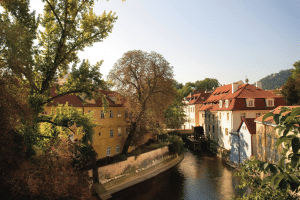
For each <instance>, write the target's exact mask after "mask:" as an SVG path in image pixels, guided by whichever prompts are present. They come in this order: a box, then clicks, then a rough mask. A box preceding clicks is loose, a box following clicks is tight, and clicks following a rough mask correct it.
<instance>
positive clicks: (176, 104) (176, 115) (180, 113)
mask: <svg viewBox="0 0 300 200" xmlns="http://www.w3.org/2000/svg"><path fill="white" fill-rule="evenodd" d="M182 99H183V96H182V95H181V94H180V93H179V92H178V91H177V93H176V96H175V98H174V101H173V103H172V104H171V105H169V107H168V108H167V110H166V111H165V118H166V125H167V127H168V128H172V129H178V128H180V127H181V125H182V124H184V122H185V114H184V110H183V106H184V104H183V103H182Z"/></svg>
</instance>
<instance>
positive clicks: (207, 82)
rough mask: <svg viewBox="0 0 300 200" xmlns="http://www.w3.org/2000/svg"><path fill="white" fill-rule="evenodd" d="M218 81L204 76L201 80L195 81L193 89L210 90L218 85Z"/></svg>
mask: <svg viewBox="0 0 300 200" xmlns="http://www.w3.org/2000/svg"><path fill="white" fill-rule="evenodd" d="M219 85H220V83H219V81H218V80H217V79H215V78H205V79H204V80H202V81H199V80H198V81H196V82H195V90H211V89H213V88H217V87H219Z"/></svg>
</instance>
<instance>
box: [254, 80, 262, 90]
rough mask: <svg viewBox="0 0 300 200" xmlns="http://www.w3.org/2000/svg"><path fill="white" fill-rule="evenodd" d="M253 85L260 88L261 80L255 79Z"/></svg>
mask: <svg viewBox="0 0 300 200" xmlns="http://www.w3.org/2000/svg"><path fill="white" fill-rule="evenodd" d="M254 86H255V87H258V88H260V89H262V82H261V81H256V82H255V83H254Z"/></svg>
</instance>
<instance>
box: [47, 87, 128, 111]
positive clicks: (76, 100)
mask: <svg viewBox="0 0 300 200" xmlns="http://www.w3.org/2000/svg"><path fill="white" fill-rule="evenodd" d="M99 91H100V92H101V93H102V94H104V95H106V100H107V101H108V103H109V107H121V106H123V104H116V103H115V102H114V101H112V100H111V99H110V98H108V96H115V95H116V94H117V92H114V91H106V90H99ZM54 96H56V92H55V87H53V88H52V89H51V97H54ZM67 102H68V103H69V105H70V106H73V107H102V106H103V102H102V99H101V98H99V99H97V100H95V101H94V102H95V103H91V102H92V101H87V103H85V104H83V100H82V99H81V98H80V97H79V96H76V95H75V94H72V95H71V94H67V95H64V96H62V97H58V98H55V99H54V100H53V102H52V103H49V104H48V106H52V105H54V106H57V104H66V103H67Z"/></svg>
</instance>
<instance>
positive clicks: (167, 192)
mask: <svg viewBox="0 0 300 200" xmlns="http://www.w3.org/2000/svg"><path fill="white" fill-rule="evenodd" d="M234 172H236V170H235V169H233V168H231V167H230V166H228V165H227V164H226V163H225V162H224V161H222V160H221V159H220V158H218V157H216V156H215V155H214V154H212V153H211V152H208V151H206V150H202V151H199V152H192V151H190V150H186V152H185V153H184V159H183V160H182V161H181V163H179V164H178V165H177V166H175V167H173V168H171V169H169V170H167V171H165V172H163V173H161V174H159V175H157V176H155V177H153V178H151V179H149V180H147V181H144V182H142V183H139V184H137V185H134V186H132V187H129V188H127V189H124V190H122V191H120V192H117V193H115V194H112V199H129V200H141V199H142V200H147V199H149V200H173V199H174V200H177V199H188V200H194V199H204V200H206V199H213V200H215V199H226V200H227V199H231V198H232V197H234V196H243V194H244V193H248V192H249V189H243V190H242V189H238V188H237V189H235V186H237V185H238V184H239V178H238V177H236V176H234V175H233V174H234Z"/></svg>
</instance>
